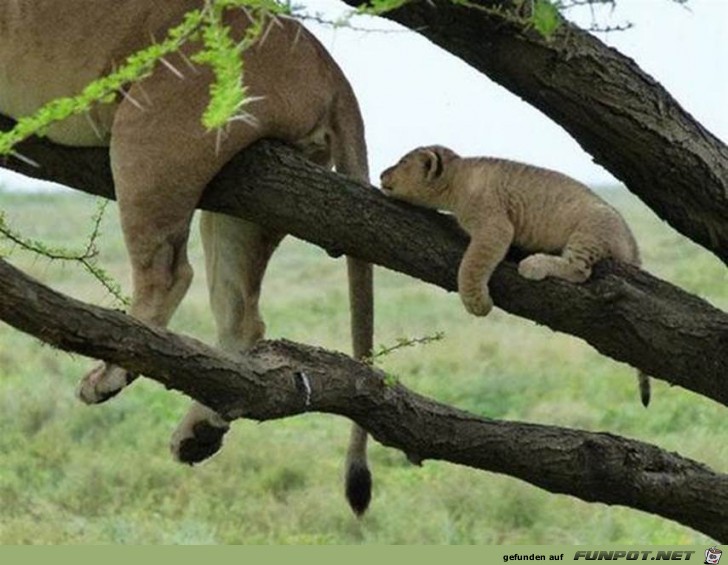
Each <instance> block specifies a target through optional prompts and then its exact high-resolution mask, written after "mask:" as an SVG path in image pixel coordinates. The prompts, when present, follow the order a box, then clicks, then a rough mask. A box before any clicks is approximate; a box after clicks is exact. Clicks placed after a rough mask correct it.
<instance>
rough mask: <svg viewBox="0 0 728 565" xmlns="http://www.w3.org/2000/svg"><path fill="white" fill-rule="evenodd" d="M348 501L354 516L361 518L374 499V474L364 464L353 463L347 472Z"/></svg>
mask: <svg viewBox="0 0 728 565" xmlns="http://www.w3.org/2000/svg"><path fill="white" fill-rule="evenodd" d="M346 499H347V500H348V501H349V506H351V509H352V510H353V511H354V514H356V515H357V516H361V515H362V514H364V512H366V510H367V508H368V507H369V501H370V500H371V499H372V474H371V473H370V472H369V468H368V467H367V466H366V465H365V464H362V463H352V464H351V465H349V468H348V469H347V471H346Z"/></svg>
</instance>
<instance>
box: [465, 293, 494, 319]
mask: <svg viewBox="0 0 728 565" xmlns="http://www.w3.org/2000/svg"><path fill="white" fill-rule="evenodd" d="M460 299H461V300H462V301H463V304H464V305H465V309H466V310H467V311H468V312H470V313H471V314H472V315H473V316H487V315H488V313H489V312H490V311H491V310H492V309H493V300H491V298H490V295H488V294H473V295H463V294H461V295H460Z"/></svg>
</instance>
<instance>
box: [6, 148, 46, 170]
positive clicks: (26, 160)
mask: <svg viewBox="0 0 728 565" xmlns="http://www.w3.org/2000/svg"><path fill="white" fill-rule="evenodd" d="M10 154H11V155H12V156H13V157H15V158H16V159H18V160H19V161H22V162H23V163H25V164H26V165H30V166H31V167H34V168H36V169H40V164H38V163H36V162H35V161H33V159H31V158H30V157H26V156H25V155H23V154H21V153H18V152H17V151H11V152H10Z"/></svg>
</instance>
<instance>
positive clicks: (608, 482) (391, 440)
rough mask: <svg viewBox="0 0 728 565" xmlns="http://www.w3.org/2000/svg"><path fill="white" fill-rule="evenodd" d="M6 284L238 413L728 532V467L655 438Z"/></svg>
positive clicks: (55, 317) (58, 337)
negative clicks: (217, 345) (206, 338)
mask: <svg viewBox="0 0 728 565" xmlns="http://www.w3.org/2000/svg"><path fill="white" fill-rule="evenodd" d="M0 288H2V289H3V293H2V295H1V298H0V318H2V319H3V320H5V321H6V322H8V323H9V324H11V325H12V326H14V327H16V328H17V329H19V330H21V331H23V332H27V333H29V334H31V335H35V336H36V337H38V338H39V339H41V340H43V341H45V342H47V343H50V344H52V345H54V346H56V347H59V348H61V349H64V350H67V351H75V352H78V353H82V354H84V355H89V356H91V357H95V358H100V359H105V360H107V361H111V362H113V363H116V364H119V365H122V366H124V367H126V368H128V369H131V370H133V371H136V372H139V373H144V374H145V375H147V376H149V377H152V378H154V379H155V380H157V381H159V382H160V383H162V384H164V385H165V386H167V387H168V388H174V389H176V390H180V391H182V392H184V393H186V394H188V395H190V396H192V397H193V398H195V399H197V400H199V401H201V402H203V403H205V404H207V405H208V406H211V407H213V408H215V409H217V410H218V411H219V412H221V413H223V414H225V415H226V416H227V417H229V418H231V419H234V418H240V417H247V418H253V419H256V420H267V419H272V418H281V417H285V416H291V415H295V414H301V413H303V412H312V411H315V412H327V413H331V414H339V415H342V416H346V417H348V418H351V419H353V420H355V421H356V422H357V423H358V424H360V425H361V426H363V427H364V428H365V429H367V430H368V431H369V432H370V433H371V434H372V435H373V436H374V437H375V438H376V439H377V440H378V441H380V442H381V443H383V444H385V445H388V446H392V447H396V448H398V449H401V450H403V451H404V452H405V453H407V454H408V456H409V458H410V460H413V461H416V462H421V461H423V460H425V459H440V460H445V461H451V462H453V463H458V464H461V465H467V466H469V467H475V468H478V469H483V470H487V471H493V472H496V473H504V474H507V475H512V476H514V477H517V478H520V479H523V480H524V481H527V482H529V483H531V484H534V485H536V486H539V487H541V488H544V489H546V490H549V491H551V492H556V493H563V494H571V495H573V496H576V497H579V498H581V499H584V500H587V501H593V502H604V503H606V504H620V505H623V506H629V507H632V508H637V509H640V510H644V511H646V512H651V513H654V514H657V515H660V516H663V517H665V518H670V519H672V520H675V521H677V522H679V523H681V524H684V525H686V526H690V527H692V528H694V529H696V530H698V531H701V532H703V533H705V534H707V535H709V536H713V537H715V538H716V539H719V540H722V541H726V540H728V520H726V514H725V512H726V511H725V509H726V508H728V475H725V474H720V473H716V472H714V471H712V470H711V469H709V468H708V467H706V466H705V465H702V464H700V463H698V462H695V461H692V460H690V459H686V458H683V457H681V456H679V455H677V454H675V453H668V452H666V451H663V450H661V449H659V448H658V447H656V446H654V445H650V444H647V443H642V442H639V441H634V440H629V439H626V438H621V437H618V436H614V435H611V434H603V433H592V432H586V431H579V430H571V429H566V428H558V427H553V426H543V425H534V424H525V423H519V422H504V421H497V420H490V419H486V418H480V417H478V416H475V415H473V414H468V413H466V412H463V411H460V410H456V409H454V408H450V407H448V406H444V405H442V404H438V403H436V402H434V401H432V400H429V399H427V398H424V397H422V396H419V395H417V394H416V393H413V392H412V391H410V390H408V389H407V388H406V387H404V386H402V385H400V384H395V385H388V384H386V382H385V379H384V378H383V375H382V374H381V373H380V372H379V371H376V370H374V369H372V368H370V367H369V366H367V365H365V364H363V363H360V362H357V361H355V360H353V359H350V358H349V357H347V356H345V355H342V354H339V353H332V352H329V351H325V350H323V349H318V348H314V347H310V346H305V345H299V344H294V343H291V342H286V341H279V342H264V343H261V344H260V345H259V346H258V347H256V348H255V349H254V350H252V351H251V352H250V354H249V355H247V356H246V357H245V358H244V359H242V360H236V359H233V358H232V357H229V356H226V355H225V354H223V353H222V352H219V351H217V350H214V349H212V348H211V347H208V346H206V345H204V344H202V343H200V342H198V341H196V340H194V339H191V338H188V337H182V336H178V335H175V334H172V333H171V332H169V331H166V330H162V329H154V328H150V327H148V326H145V325H144V324H142V323H141V322H138V321H136V320H134V319H132V318H129V317H128V316H125V315H123V314H121V313H119V312H115V311H112V310H105V309H103V308H99V307H96V306H90V305H87V304H84V303H82V302H78V301H76V300H73V299H70V298H67V297H64V296H63V295H60V294H58V293H56V292H54V291H52V290H50V289H48V288H47V287H44V286H43V285H41V284H39V283H37V282H36V281H34V280H33V279H31V278H29V277H27V276H26V275H24V274H22V273H21V272H20V271H18V270H17V269H15V268H14V267H12V266H10V265H9V264H8V263H6V262H5V261H2V260H0ZM200 377H204V378H200Z"/></svg>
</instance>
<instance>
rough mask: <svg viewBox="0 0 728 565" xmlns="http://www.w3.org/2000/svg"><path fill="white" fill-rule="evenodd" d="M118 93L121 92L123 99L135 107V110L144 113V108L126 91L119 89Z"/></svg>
mask: <svg viewBox="0 0 728 565" xmlns="http://www.w3.org/2000/svg"><path fill="white" fill-rule="evenodd" d="M119 92H121V95H122V96H123V97H124V98H126V99H127V100H128V101H129V102H131V103H132V104H133V105H134V106H136V107H137V108H139V109H140V110H141V111H142V112H143V111H144V106H142V105H141V104H139V102H137V101H136V100H135V99H134V97H133V96H132V95H131V94H129V93H128V92H127V91H126V90H124V89H123V88H120V89H119Z"/></svg>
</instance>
